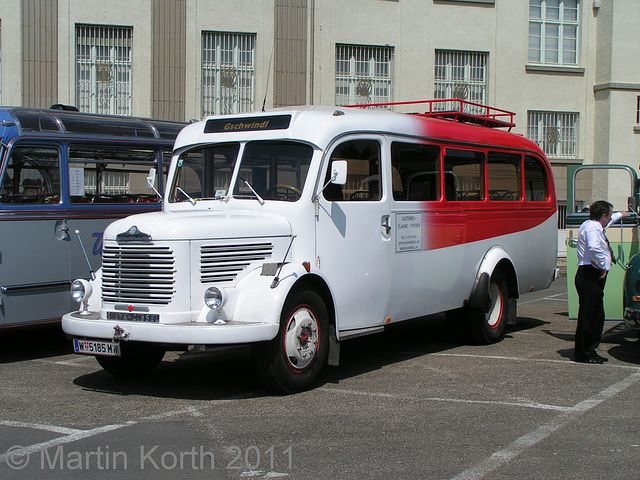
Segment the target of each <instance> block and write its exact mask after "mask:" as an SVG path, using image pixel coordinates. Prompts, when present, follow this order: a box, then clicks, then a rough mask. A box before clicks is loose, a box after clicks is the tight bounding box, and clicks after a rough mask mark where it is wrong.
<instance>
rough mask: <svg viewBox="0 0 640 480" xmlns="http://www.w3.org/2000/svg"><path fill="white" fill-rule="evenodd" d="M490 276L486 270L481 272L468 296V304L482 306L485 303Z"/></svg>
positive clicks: (476, 306) (474, 306)
mask: <svg viewBox="0 0 640 480" xmlns="http://www.w3.org/2000/svg"><path fill="white" fill-rule="evenodd" d="M490 280H491V277H490V276H489V274H488V273H487V272H482V273H481V274H480V276H479V277H478V278H477V280H476V283H475V285H474V287H473V291H472V292H471V296H470V297H469V306H470V307H473V308H482V307H484V306H485V305H486V304H487V297H488V296H489V282H490Z"/></svg>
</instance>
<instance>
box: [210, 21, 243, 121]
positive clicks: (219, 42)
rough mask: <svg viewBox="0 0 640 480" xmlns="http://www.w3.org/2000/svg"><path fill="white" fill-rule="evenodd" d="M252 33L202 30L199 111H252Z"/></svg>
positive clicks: (218, 112)
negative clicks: (200, 105) (200, 100)
mask: <svg viewBox="0 0 640 480" xmlns="http://www.w3.org/2000/svg"><path fill="white" fill-rule="evenodd" d="M255 49H256V35H255V34H244V33H221V32H203V33H202V113H203V115H205V116H206V115H221V114H226V113H239V112H248V111H251V110H254V105H255Z"/></svg>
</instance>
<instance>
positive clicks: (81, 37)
mask: <svg viewBox="0 0 640 480" xmlns="http://www.w3.org/2000/svg"><path fill="white" fill-rule="evenodd" d="M132 37H133V28H131V27H111V26H108V27H107V26H100V25H77V26H76V105H77V106H78V108H79V109H80V111H82V112H89V113H103V114H111V115H131V67H132V62H131V45H132Z"/></svg>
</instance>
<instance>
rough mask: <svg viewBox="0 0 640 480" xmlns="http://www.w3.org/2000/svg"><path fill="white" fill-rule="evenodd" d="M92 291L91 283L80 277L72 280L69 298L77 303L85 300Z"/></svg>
mask: <svg viewBox="0 0 640 480" xmlns="http://www.w3.org/2000/svg"><path fill="white" fill-rule="evenodd" d="M92 293H93V287H91V284H90V283H89V282H88V281H86V280H84V279H82V278H81V279H78V280H74V281H73V283H72V284H71V298H73V299H74V300H75V301H76V302H78V303H83V302H87V300H89V297H91V294H92Z"/></svg>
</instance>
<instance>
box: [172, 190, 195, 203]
mask: <svg viewBox="0 0 640 480" xmlns="http://www.w3.org/2000/svg"><path fill="white" fill-rule="evenodd" d="M176 188H177V189H178V191H179V192H180V193H181V194H183V195H184V196H185V197H187V200H189V203H190V204H191V205H195V204H196V201H195V200H194V199H193V198H191V197H190V196H189V194H188V193H187V192H185V191H184V190H183V189H181V188H180V187H178V186H176Z"/></svg>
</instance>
